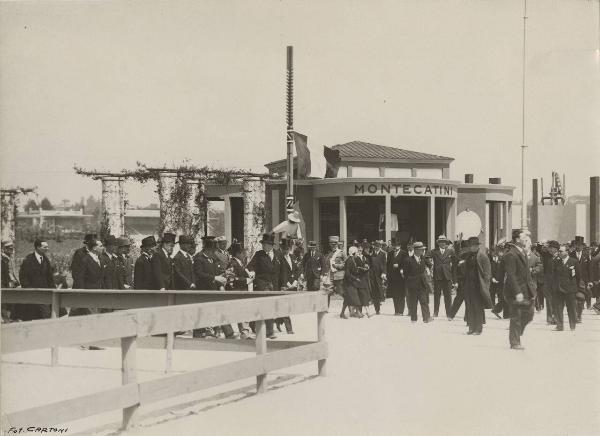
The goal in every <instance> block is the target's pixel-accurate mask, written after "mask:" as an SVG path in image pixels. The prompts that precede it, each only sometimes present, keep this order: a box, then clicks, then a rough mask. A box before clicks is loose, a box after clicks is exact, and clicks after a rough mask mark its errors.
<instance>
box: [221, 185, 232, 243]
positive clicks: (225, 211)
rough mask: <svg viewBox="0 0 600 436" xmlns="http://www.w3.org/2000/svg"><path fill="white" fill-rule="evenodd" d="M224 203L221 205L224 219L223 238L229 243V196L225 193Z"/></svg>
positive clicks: (230, 233) (230, 235) (230, 237)
mask: <svg viewBox="0 0 600 436" xmlns="http://www.w3.org/2000/svg"><path fill="white" fill-rule="evenodd" d="M223 200H224V205H223V215H224V221H225V239H227V241H228V242H229V243H230V244H231V241H232V238H233V236H232V232H231V197H230V196H229V195H226V196H225V197H223Z"/></svg>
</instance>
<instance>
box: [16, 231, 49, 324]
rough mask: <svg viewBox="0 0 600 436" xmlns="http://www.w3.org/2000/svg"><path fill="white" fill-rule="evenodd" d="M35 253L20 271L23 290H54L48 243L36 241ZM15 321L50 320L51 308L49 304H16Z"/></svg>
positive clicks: (26, 260) (25, 260)
mask: <svg viewBox="0 0 600 436" xmlns="http://www.w3.org/2000/svg"><path fill="white" fill-rule="evenodd" d="M33 247H34V251H33V253H31V254H28V255H27V256H26V257H25V259H23V263H22V264H21V268H20V269H19V282H20V283H21V287H23V288H44V289H53V288H54V277H53V270H52V265H50V261H49V260H48V256H47V255H46V253H47V252H48V242H46V241H45V240H43V239H36V240H35V241H34V243H33ZM13 310H14V313H13V319H20V320H21V321H31V320H34V319H44V318H50V306H49V305H47V304H15V305H14V308H13Z"/></svg>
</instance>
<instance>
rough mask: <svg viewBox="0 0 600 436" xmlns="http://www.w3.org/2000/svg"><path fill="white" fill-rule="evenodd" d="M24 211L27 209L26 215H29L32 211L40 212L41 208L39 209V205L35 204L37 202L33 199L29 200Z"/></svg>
mask: <svg viewBox="0 0 600 436" xmlns="http://www.w3.org/2000/svg"><path fill="white" fill-rule="evenodd" d="M24 209H25V212H26V213H29V212H31V211H32V210H38V209H39V207H38V205H37V203H36V202H35V200H34V199H32V198H31V199H29V201H28V202H27V204H26V205H25V207H24Z"/></svg>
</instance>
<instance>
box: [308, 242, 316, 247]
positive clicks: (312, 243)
mask: <svg viewBox="0 0 600 436" xmlns="http://www.w3.org/2000/svg"><path fill="white" fill-rule="evenodd" d="M308 248H317V243H316V242H315V241H308Z"/></svg>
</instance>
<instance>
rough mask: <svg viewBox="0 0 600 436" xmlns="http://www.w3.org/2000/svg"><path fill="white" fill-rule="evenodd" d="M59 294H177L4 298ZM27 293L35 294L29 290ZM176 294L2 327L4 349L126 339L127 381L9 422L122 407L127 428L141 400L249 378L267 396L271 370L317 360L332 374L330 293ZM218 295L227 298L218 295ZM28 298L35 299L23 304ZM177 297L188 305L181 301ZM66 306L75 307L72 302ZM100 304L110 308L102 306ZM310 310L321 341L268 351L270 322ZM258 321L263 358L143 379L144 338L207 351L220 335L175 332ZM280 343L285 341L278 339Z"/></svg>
mask: <svg viewBox="0 0 600 436" xmlns="http://www.w3.org/2000/svg"><path fill="white" fill-rule="evenodd" d="M19 292H22V293H23V294H24V295H18V296H16V297H15V294H16V293H19ZM53 292H58V293H59V294H60V299H61V300H62V299H63V298H65V300H66V301H69V300H68V297H66V295H70V296H75V297H76V298H81V297H82V295H81V293H82V292H85V293H86V294H87V295H88V296H89V295H92V297H89V298H91V300H93V301H94V302H98V303H99V302H101V301H104V300H103V299H104V298H105V294H107V293H110V294H111V295H117V294H123V295H122V296H121V297H118V296H117V298H121V300H120V303H119V304H134V303H132V301H133V300H131V299H129V298H127V297H125V296H124V294H138V293H139V297H140V298H141V299H144V304H146V303H147V302H148V301H150V300H151V299H152V298H154V299H156V298H158V299H160V298H162V297H157V296H156V294H160V293H169V291H167V292H164V291H130V292H120V291H64V290H59V291H53V290H43V291H42V290H33V291H30V290H12V291H10V292H6V291H5V290H2V299H3V303H6V302H9V303H17V302H27V303H35V304H41V301H48V300H47V298H48V296H50V301H53V300H54V303H55V304H56V300H57V298H56V295H54V296H53ZM27 293H30V294H29V295H26V294H27ZM76 293H77V294H78V295H76ZM114 293H116V294H114ZM171 294H172V295H171V296H170V297H168V298H167V301H168V302H169V303H168V304H171V305H170V306H165V307H153V308H142V309H126V310H121V311H117V312H112V313H105V314H98V315H85V316H78V317H72V318H69V317H63V318H59V319H47V320H36V321H27V322H20V323H10V324H3V325H2V329H1V340H2V347H1V351H2V353H15V352H22V351H30V350H36V349H42V348H49V347H59V346H62V347H64V346H72V345H78V344H86V343H92V342H98V343H102V341H104V342H105V343H106V344H109V345H111V344H114V345H117V344H118V343H119V342H120V346H121V355H122V379H123V384H122V386H120V387H116V388H112V389H108V390H104V391H101V392H97V393H93V394H89V395H84V396H80V397H77V398H72V399H68V400H64V401H59V402H56V403H52V404H48V405H44V406H40V407H35V408H31V409H27V410H22V411H17V412H12V413H9V414H8V415H5V416H4V417H3V418H4V419H3V421H4V422H5V423H7V424H8V425H10V426H14V427H19V426H22V425H27V424H28V423H31V422H36V423H38V424H40V425H41V424H43V425H46V426H49V425H54V424H60V423H64V422H68V421H72V420H75V419H80V418H84V417H87V416H91V415H96V414H99V413H104V412H108V411H111V410H115V409H122V410H123V421H122V427H123V428H127V427H129V426H131V425H134V424H135V423H136V420H137V419H138V412H139V407H140V406H141V405H146V404H151V403H153V402H156V401H162V400H165V399H168V398H173V397H175V396H179V395H184V394H188V393H191V392H195V391H198V390H201V389H206V388H209V387H214V386H218V385H221V384H225V383H230V382H233V381H236V380H241V379H245V378H248V377H256V380H257V392H258V393H261V392H264V390H265V388H266V384H265V379H266V375H267V373H269V372H271V371H275V370H278V369H281V368H286V367H289V366H294V365H298V364H301V363H307V362H311V361H314V360H317V361H318V370H319V374H320V375H325V372H326V367H325V365H326V359H327V356H328V345H327V342H326V341H325V314H326V311H327V296H326V295H325V294H323V293H321V292H292V293H285V294H283V293H281V292H277V293H258V292H239V293H237V294H243V295H240V296H239V297H237V298H236V299H233V300H230V299H228V300H225V301H211V300H212V299H213V298H217V297H218V296H222V295H226V294H230V295H228V297H229V296H233V294H234V292H222V291H220V292H210V291H192V292H187V291H176V292H171ZM188 294H190V295H191V294H200V295H196V297H197V298H207V299H208V300H209V302H203V303H193V304H185V303H181V302H183V301H188V300H187V299H188V298H194V297H190V296H189V295H188ZM214 294H219V295H217V296H215V295H214ZM252 294H254V295H252ZM5 295H8V296H9V298H8V299H5ZM21 297H23V298H24V299H25V300H27V301H23V300H20V301H15V300H17V299H19V298H21ZM97 297H100V299H98V300H96V298H97ZM7 300H8V301H7ZM91 300H90V301H91ZM173 300H175V303H173ZM73 301H75V300H73ZM77 301H83V300H77ZM155 301H156V300H155ZM161 301H162V300H161ZM177 301H179V302H180V303H179V304H178V303H177ZM69 304H70V303H69ZM77 304H80V303H77ZM115 305H116V307H114V308H123V307H124V306H122V305H117V303H115ZM65 306H67V307H68V305H67V304H65ZM78 307H86V305H85V304H81V305H79V306H78ZM88 307H89V306H88ZM98 307H106V306H105V305H104V303H102V305H101V306H98ZM310 312H317V337H318V341H317V342H307V341H298V342H297V345H294V344H293V343H292V342H293V341H285V343H279V344H278V345H276V346H274V347H273V348H274V349H275V351H271V352H267V341H266V335H265V320H268V319H273V318H280V317H285V316H290V315H295V314H301V313H310ZM250 320H252V321H255V322H256V332H257V337H256V340H255V342H254V350H255V351H256V354H257V355H256V356H255V357H252V358H247V359H243V360H239V361H235V362H230V363H227V364H224V365H219V366H215V367H211V368H204V369H200V370H196V371H191V372H188V373H185V374H177V375H172V376H168V377H164V378H160V379H157V380H151V381H146V382H142V383H138V382H137V377H136V350H137V346H138V342H139V343H140V345H141V346H144V345H143V344H142V342H145V345H146V346H149V347H158V346H160V345H161V344H164V343H167V344H168V343H169V342H170V343H171V349H172V348H173V345H174V344H179V345H180V346H179V347H176V348H181V349H207V348H204V347H203V346H202V345H200V346H197V345H198V344H200V343H211V342H213V341H212V340H190V339H184V338H177V340H176V341H173V339H172V335H173V332H176V331H186V330H191V329H197V328H203V327H210V326H214V325H223V324H232V323H236V322H245V321H250ZM165 333H166V334H167V335H171V336H170V337H171V340H170V341H169V336H167V338H162V337H152V336H153V335H161V334H165ZM115 340H117V341H115ZM236 342H242V341H236ZM213 344H216V345H218V344H222V345H225V341H216V342H213ZM272 344H277V342H274V343H272ZM213 346H214V345H213ZM242 348H243V350H244V351H250V350H251V348H250V349H249V348H248V346H247V345H245V344H244V345H243V347H242ZM208 349H218V346H217V348H210V347H209V348H208Z"/></svg>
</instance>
